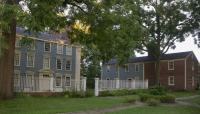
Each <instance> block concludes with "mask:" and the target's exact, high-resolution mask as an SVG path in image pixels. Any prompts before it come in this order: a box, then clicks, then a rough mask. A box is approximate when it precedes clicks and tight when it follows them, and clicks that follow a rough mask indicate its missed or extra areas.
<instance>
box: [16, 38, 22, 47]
mask: <svg viewBox="0 0 200 114" xmlns="http://www.w3.org/2000/svg"><path fill="white" fill-rule="evenodd" d="M20 46H21V43H20V39H18V38H17V39H16V41H15V47H20Z"/></svg>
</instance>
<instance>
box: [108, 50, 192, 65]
mask: <svg viewBox="0 0 200 114" xmlns="http://www.w3.org/2000/svg"><path fill="white" fill-rule="evenodd" d="M192 53H193V52H192V51H187V52H179V53H169V54H164V55H162V56H161V60H173V59H182V58H186V57H187V56H188V55H189V54H192ZM150 61H155V59H154V58H153V57H149V56H143V57H131V58H129V60H128V63H137V62H150ZM116 63H117V60H116V59H112V60H110V61H109V62H108V63H107V64H116Z"/></svg>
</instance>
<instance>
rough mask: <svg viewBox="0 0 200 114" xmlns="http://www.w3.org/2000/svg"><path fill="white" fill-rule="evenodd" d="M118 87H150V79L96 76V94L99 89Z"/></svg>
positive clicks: (114, 88) (96, 94)
mask: <svg viewBox="0 0 200 114" xmlns="http://www.w3.org/2000/svg"><path fill="white" fill-rule="evenodd" d="M116 89H148V80H119V79H115V80H99V78H95V96H98V95H99V91H105V90H116Z"/></svg>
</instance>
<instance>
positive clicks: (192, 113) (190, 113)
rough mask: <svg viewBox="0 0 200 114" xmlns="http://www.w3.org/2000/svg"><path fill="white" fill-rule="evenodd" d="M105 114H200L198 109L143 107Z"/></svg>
mask: <svg viewBox="0 0 200 114" xmlns="http://www.w3.org/2000/svg"><path fill="white" fill-rule="evenodd" d="M106 114H200V109H199V108H193V107H184V106H158V107H149V106H144V107H137V108H131V109H126V110H121V111H118V112H112V113H106Z"/></svg>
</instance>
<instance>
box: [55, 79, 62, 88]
mask: <svg viewBox="0 0 200 114" xmlns="http://www.w3.org/2000/svg"><path fill="white" fill-rule="evenodd" d="M61 82H62V79H61V76H56V86H57V87H60V86H61Z"/></svg>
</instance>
